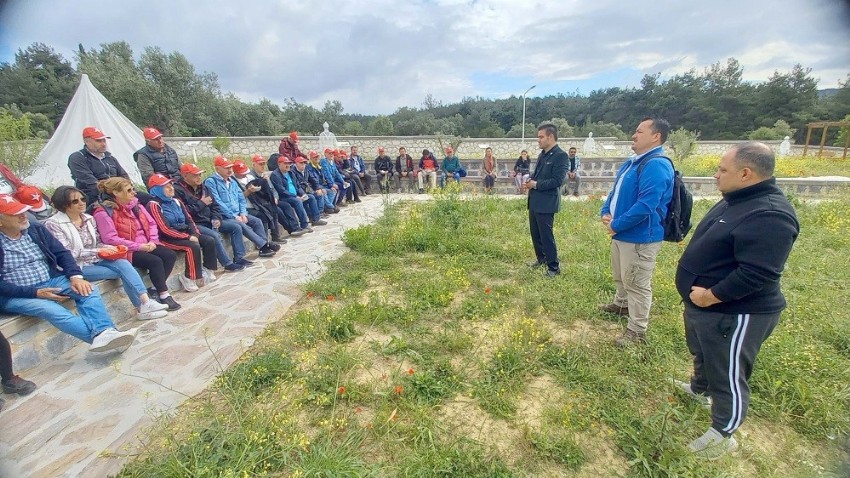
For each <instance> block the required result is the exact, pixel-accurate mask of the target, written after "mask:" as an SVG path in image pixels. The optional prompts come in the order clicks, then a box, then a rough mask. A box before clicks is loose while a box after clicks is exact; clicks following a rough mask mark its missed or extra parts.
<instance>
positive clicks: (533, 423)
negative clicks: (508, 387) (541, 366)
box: [516, 375, 562, 428]
mask: <svg viewBox="0 0 850 478" xmlns="http://www.w3.org/2000/svg"><path fill="white" fill-rule="evenodd" d="M561 393H562V388H561V386H560V385H558V383H557V382H555V380H554V379H552V377H550V376H548V375H541V376H539V377H533V378H532V379H531V381H530V382H529V383H528V385H526V388H525V393H524V394H523V395H522V396H520V398H519V400H518V402H519V408H518V410H517V418H516V421H517V423H518V424H525V425H526V426H527V427H528V428H540V418H541V415H542V414H543V409H545V408H546V407H547V406H548V405H552V404H554V403H558V402H560V401H561V400H560V399H559V397H560V395H561Z"/></svg>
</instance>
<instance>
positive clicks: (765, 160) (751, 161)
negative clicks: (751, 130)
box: [735, 141, 776, 178]
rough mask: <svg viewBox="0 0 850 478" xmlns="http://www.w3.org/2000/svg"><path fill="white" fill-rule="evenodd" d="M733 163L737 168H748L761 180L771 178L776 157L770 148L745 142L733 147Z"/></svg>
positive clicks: (757, 143) (752, 142)
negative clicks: (761, 178)
mask: <svg viewBox="0 0 850 478" xmlns="http://www.w3.org/2000/svg"><path fill="white" fill-rule="evenodd" d="M735 163H736V164H737V165H738V167H744V168H750V169H752V170H753V171H754V172H755V173H756V174H758V175H759V176H761V177H763V178H769V177H771V176H773V170H774V168H775V167H776V157H775V156H774V155H773V150H772V149H770V146H768V145H766V144H764V143H760V142H758V141H746V142H744V143H741V144H739V145H736V146H735Z"/></svg>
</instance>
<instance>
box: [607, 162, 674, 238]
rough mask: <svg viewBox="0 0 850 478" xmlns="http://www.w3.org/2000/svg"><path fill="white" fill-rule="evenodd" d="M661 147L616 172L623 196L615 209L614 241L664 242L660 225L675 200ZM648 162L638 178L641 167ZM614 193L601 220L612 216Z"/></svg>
mask: <svg viewBox="0 0 850 478" xmlns="http://www.w3.org/2000/svg"><path fill="white" fill-rule="evenodd" d="M662 155H664V150H663V149H662V148H661V146H659V147H657V148H654V149H652V150H650V151H647V152H646V153H644V154H643V155H641V156H633V157H631V158H629V159H628V160H627V161H626V162H625V163H623V165H622V166H620V170H619V171H617V178H616V179H615V180H614V188H616V185H617V182H619V181H621V178H622V184H621V185H620V193H619V195H618V197H617V204H616V207H615V208H614V215H613V216H614V220H613V221H611V229H613V230H614V239H616V240H618V241H623V242H631V243H634V244H645V243H650V242H660V241H661V240H662V239H664V226H663V225H662V224H661V223H662V221H663V220H664V217H665V216H666V215H667V206H668V205H669V204H670V199H671V198H672V197H673V168H672V167H671V166H670V162H669V161H667V160H666V159H665V158H661V157H658V156H662ZM645 161H646V162H647V163H646V166H644V168H643V170H642V171H641V173H640V177H638V173H637V170H638V167H640V165H641V164H642V163H643V162H645ZM613 197H614V189H612V190H611V192H610V193H609V194H608V198H607V199H605V204H603V205H602V211H601V212H600V216H604V215H606V214H611V200H612V198H613Z"/></svg>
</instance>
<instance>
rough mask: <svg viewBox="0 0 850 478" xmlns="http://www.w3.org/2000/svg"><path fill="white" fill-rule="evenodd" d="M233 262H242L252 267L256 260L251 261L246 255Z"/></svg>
mask: <svg viewBox="0 0 850 478" xmlns="http://www.w3.org/2000/svg"><path fill="white" fill-rule="evenodd" d="M233 262H234V263H237V264H242V265H243V266H245V267H251V266H253V265H254V261H249V260H248V259H245V258H244V257H243V258H241V259H237V260H235V261H233Z"/></svg>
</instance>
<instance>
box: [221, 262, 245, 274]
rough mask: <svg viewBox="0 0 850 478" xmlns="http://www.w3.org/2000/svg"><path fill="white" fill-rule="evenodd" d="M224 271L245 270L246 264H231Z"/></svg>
mask: <svg viewBox="0 0 850 478" xmlns="http://www.w3.org/2000/svg"><path fill="white" fill-rule="evenodd" d="M224 270H226V271H228V272H236V271H241V270H245V264H240V263H239V262H231V263H230V264H228V265H226V266H224Z"/></svg>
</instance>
